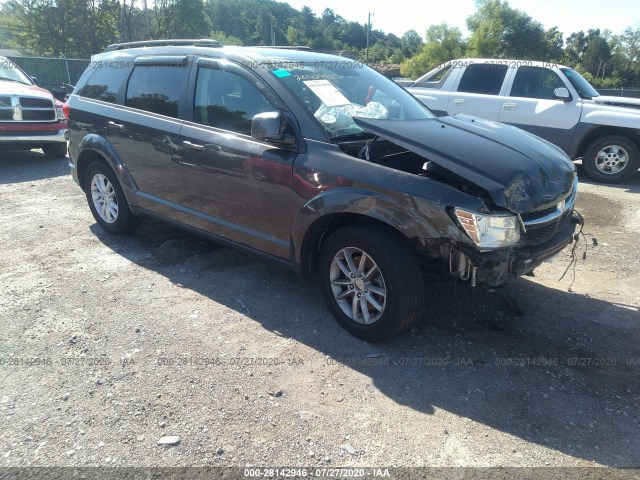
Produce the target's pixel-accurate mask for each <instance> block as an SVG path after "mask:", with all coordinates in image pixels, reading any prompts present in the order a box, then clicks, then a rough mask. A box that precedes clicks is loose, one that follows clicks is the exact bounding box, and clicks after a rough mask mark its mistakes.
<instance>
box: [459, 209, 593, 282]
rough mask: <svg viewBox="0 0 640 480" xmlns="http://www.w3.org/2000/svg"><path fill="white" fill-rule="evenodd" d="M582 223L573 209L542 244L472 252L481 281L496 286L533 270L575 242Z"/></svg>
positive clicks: (580, 216) (581, 219)
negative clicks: (553, 233) (566, 220)
mask: <svg viewBox="0 0 640 480" xmlns="http://www.w3.org/2000/svg"><path fill="white" fill-rule="evenodd" d="M583 224H584V219H583V218H582V215H580V214H579V213H578V212H575V211H574V212H573V213H572V215H571V219H570V220H569V221H568V222H565V223H564V224H562V225H561V226H560V228H559V229H558V231H557V232H556V234H555V235H554V236H553V237H552V238H550V239H549V240H547V241H546V242H544V243H542V244H540V245H536V246H535V247H528V248H526V247H525V248H515V249H507V250H500V251H494V252H483V253H480V254H475V255H469V256H470V257H471V258H472V259H473V264H474V265H475V266H476V267H478V270H477V279H478V282H479V283H481V284H484V285H486V286H489V287H497V286H499V285H501V284H503V283H504V282H506V281H507V280H508V279H509V278H510V277H514V276H515V277H517V276H521V275H524V274H526V273H529V272H531V271H533V270H534V269H535V268H536V267H538V266H540V264H542V263H543V262H544V261H546V260H549V259H550V258H552V257H554V256H555V255H557V254H558V253H560V252H561V251H562V250H563V249H564V248H565V247H566V246H567V245H569V244H570V243H572V242H573V236H574V233H575V231H576V227H577V226H578V225H583ZM464 253H466V252H464Z"/></svg>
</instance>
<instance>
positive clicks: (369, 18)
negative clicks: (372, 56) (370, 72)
mask: <svg viewBox="0 0 640 480" xmlns="http://www.w3.org/2000/svg"><path fill="white" fill-rule="evenodd" d="M369 30H371V12H369V14H368V16H367V30H366V33H367V48H366V50H365V52H366V53H365V59H364V63H366V64H368V63H369Z"/></svg>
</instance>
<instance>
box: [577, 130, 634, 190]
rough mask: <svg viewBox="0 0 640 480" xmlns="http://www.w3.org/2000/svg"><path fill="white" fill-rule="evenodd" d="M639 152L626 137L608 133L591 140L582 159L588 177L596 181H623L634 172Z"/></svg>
mask: <svg viewBox="0 0 640 480" xmlns="http://www.w3.org/2000/svg"><path fill="white" fill-rule="evenodd" d="M639 156H640V154H639V153H638V147H637V145H636V144H635V143H633V142H632V141H631V140H629V139H628V138H626V137H622V136H619V135H610V136H606V137H601V138H599V139H597V140H596V141H595V142H593V143H592V144H591V145H590V146H589V147H588V148H587V152H586V155H585V156H584V158H583V159H582V166H583V167H584V170H585V172H586V173H587V175H589V177H591V178H592V179H593V180H595V181H597V182H603V183H618V182H623V181H625V180H627V179H629V178H631V176H633V174H634V173H635V172H636V170H637V169H638V165H639V162H640V159H639Z"/></svg>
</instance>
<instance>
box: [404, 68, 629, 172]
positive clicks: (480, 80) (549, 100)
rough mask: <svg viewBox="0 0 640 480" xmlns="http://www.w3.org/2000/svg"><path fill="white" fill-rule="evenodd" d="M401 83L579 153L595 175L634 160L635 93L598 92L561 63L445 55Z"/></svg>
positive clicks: (446, 105)
mask: <svg viewBox="0 0 640 480" xmlns="http://www.w3.org/2000/svg"><path fill="white" fill-rule="evenodd" d="M406 88H407V89H408V90H409V91H410V92H411V93H412V94H413V95H415V96H416V97H417V98H418V99H420V100H421V101H422V102H423V103H424V104H425V105H427V106H428V107H429V108H430V109H431V110H433V111H434V112H435V113H436V114H438V115H455V114H458V113H464V114H468V115H473V116H477V117H481V118H485V119H487V120H494V121H499V122H504V123H509V124H511V125H515V126H517V127H520V128H522V129H523V130H527V131H529V132H531V133H533V134H535V135H538V136H539V137H542V138H544V139H546V140H548V141H549V142H551V143H554V144H556V145H557V146H559V147H560V148H562V150H564V151H565V152H566V153H567V155H569V156H570V157H571V158H573V159H578V158H581V159H582V165H583V167H584V171H585V172H586V173H587V175H589V176H590V177H591V178H592V179H594V180H596V181H599V182H604V183H617V182H621V181H624V180H626V179H628V178H630V177H631V176H632V175H634V173H635V172H636V170H637V169H638V167H640V99H637V98H626V97H605V96H602V95H599V94H598V92H597V90H596V89H594V88H593V87H592V86H591V85H590V84H589V82H587V81H586V80H585V79H584V78H583V77H582V76H581V75H580V74H579V73H578V72H576V71H575V70H573V69H571V68H569V67H564V66H562V65H557V64H551V63H545V62H534V61H528V60H489V59H479V58H468V59H462V60H452V61H450V62H446V63H445V64H442V65H440V66H438V67H436V68H435V69H433V70H431V71H430V72H428V73H427V74H425V75H423V76H422V77H420V78H419V79H418V80H416V81H415V82H414V83H413V84H412V85H410V86H409V87H406Z"/></svg>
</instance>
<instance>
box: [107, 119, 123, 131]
mask: <svg viewBox="0 0 640 480" xmlns="http://www.w3.org/2000/svg"><path fill="white" fill-rule="evenodd" d="M107 124H108V125H109V126H110V127H113V128H117V129H118V130H124V128H125V127H124V125H122V124H121V123H116V122H112V121H111V120H109V121H108V122H107Z"/></svg>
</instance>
